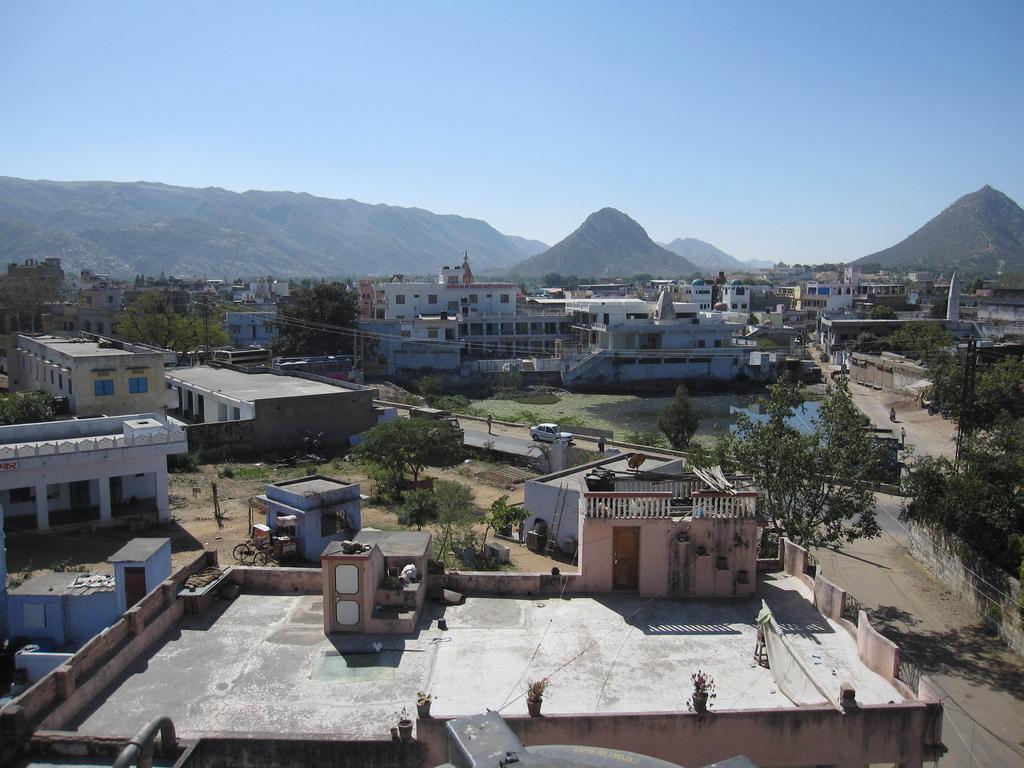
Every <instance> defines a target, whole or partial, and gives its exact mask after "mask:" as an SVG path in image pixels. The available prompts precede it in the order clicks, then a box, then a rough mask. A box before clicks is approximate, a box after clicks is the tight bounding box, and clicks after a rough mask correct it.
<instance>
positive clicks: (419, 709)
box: [416, 699, 432, 720]
mask: <svg viewBox="0 0 1024 768" xmlns="http://www.w3.org/2000/svg"><path fill="white" fill-rule="evenodd" d="M431 701H432V699H420V700H419V701H417V702H416V714H417V715H418V716H419V718H420V720H424V719H426V718H428V717H430V703H431Z"/></svg>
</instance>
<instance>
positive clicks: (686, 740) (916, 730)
mask: <svg viewBox="0 0 1024 768" xmlns="http://www.w3.org/2000/svg"><path fill="white" fill-rule="evenodd" d="M941 719H942V707H941V705H939V704H926V703H923V702H906V703H901V704H882V705H872V706H865V707H861V708H857V709H855V710H851V711H848V712H843V711H840V710H838V709H836V708H835V707H831V706H829V707H799V708H796V707H792V708H785V709H748V710H722V711H718V710H714V711H713V712H712V713H711V714H707V715H698V714H693V713H685V712H684V713H656V712H643V713H639V712H638V713H615V714H596V715H595V714H576V715H544V716H543V717H536V718H531V717H506V718H505V720H506V722H507V723H508V724H509V726H510V727H511V728H512V730H513V731H515V733H516V735H517V736H518V737H519V738H520V740H521V741H522V742H523V743H524V744H530V745H532V744H578V745H580V746H582V747H596V748H605V749H622V750H629V751H633V752H638V753H640V754H644V755H650V756H651V757H656V758H659V759H661V760H667V761H670V762H672V763H676V764H680V765H707V764H709V763H713V762H715V761H718V760H723V759H725V758H727V757H732V756H734V755H737V754H744V755H746V756H747V757H749V758H750V759H752V760H753V761H754V762H755V763H756V764H757V765H759V766H764V767H765V768H771V767H772V766H791V765H793V756H794V755H800V762H801V763H802V764H806V765H850V762H849V758H850V755H857V762H858V764H869V763H887V764H893V763H897V764H900V765H904V766H908V768H917V767H919V766H921V764H922V762H923V761H926V760H934V759H935V756H936V755H937V754H939V753H940V750H941ZM936 720H938V721H939V724H938V725H937V724H936ZM444 731H445V721H444V720H440V719H425V720H419V721H417V724H416V738H417V739H418V740H419V741H421V742H422V743H423V747H424V758H425V760H424V762H423V765H425V766H432V765H439V764H441V763H443V762H444V761H445V760H446V759H447V754H446V751H445V733H444Z"/></svg>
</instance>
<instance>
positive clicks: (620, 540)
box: [612, 526, 640, 589]
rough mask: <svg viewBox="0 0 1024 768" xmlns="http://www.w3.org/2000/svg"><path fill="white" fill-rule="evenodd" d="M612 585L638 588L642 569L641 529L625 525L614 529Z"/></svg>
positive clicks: (623, 587)
mask: <svg viewBox="0 0 1024 768" xmlns="http://www.w3.org/2000/svg"><path fill="white" fill-rule="evenodd" d="M612 564H613V575H612V586H614V587H615V589H636V588H637V576H638V573H639V570H640V529H639V528H630V527H625V526H620V527H616V528H614V529H613V530H612Z"/></svg>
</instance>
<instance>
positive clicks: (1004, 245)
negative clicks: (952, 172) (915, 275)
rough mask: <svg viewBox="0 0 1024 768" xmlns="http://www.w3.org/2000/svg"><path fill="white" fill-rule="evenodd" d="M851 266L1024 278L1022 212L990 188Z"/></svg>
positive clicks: (982, 189) (962, 199) (968, 196)
mask: <svg viewBox="0 0 1024 768" xmlns="http://www.w3.org/2000/svg"><path fill="white" fill-rule="evenodd" d="M853 263H854V264H861V265H865V264H880V265H881V266H882V267H886V268H888V269H927V270H932V271H936V272H951V271H953V270H957V271H958V272H959V273H960V274H961V275H976V276H986V277H991V276H994V275H998V274H1006V273H1013V272H1016V273H1024V210H1021V207H1020V206H1019V205H1017V203H1015V202H1014V201H1013V200H1011V199H1010V198H1009V197H1007V196H1006V195H1004V194H1003V193H1002V192H1000V191H999V190H998V189H993V188H992V187H990V186H988V185H986V186H984V187H982V188H981V189H979V190H978V191H977V192H972V193H970V194H969V195H964V196H963V197H961V198H960V199H959V200H957V201H956V202H955V203H953V204H952V205H951V206H949V207H948V208H946V210H944V211H943V212H942V213H940V214H939V215H938V216H936V217H935V218H934V219H932V220H931V221H929V222H928V223H927V224H925V225H924V226H923V227H921V228H920V229H919V230H917V231H916V232H914V234H912V235H910V237H908V238H907V239H906V240H903V241H901V242H899V243H897V244H896V245H894V246H892V247H891V248H886V249H885V250H884V251H878V252H877V253H872V254H871V255H869V256H865V257H864V258H861V259H857V261H855V262H853Z"/></svg>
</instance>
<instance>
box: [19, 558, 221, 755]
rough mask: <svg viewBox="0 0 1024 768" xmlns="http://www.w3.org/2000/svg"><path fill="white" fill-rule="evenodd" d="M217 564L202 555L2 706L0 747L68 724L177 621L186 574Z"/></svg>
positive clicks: (183, 609) (214, 560) (182, 608)
mask: <svg viewBox="0 0 1024 768" xmlns="http://www.w3.org/2000/svg"><path fill="white" fill-rule="evenodd" d="M216 564H217V554H216V552H203V553H202V554H200V555H199V556H198V557H196V558H195V559H194V560H193V561H192V562H191V563H189V564H188V565H186V566H184V567H183V568H180V569H179V570H178V571H177V572H176V573H174V575H173V576H171V578H169V579H167V580H165V581H163V582H162V583H161V584H160V585H159V586H158V587H157V588H156V589H154V590H153V591H152V592H150V593H149V594H148V595H146V596H145V597H144V598H142V600H140V601H139V602H138V603H136V604H135V605H134V606H133V607H131V608H129V609H128V610H127V611H125V613H124V614H123V615H122V616H121V618H120V619H118V620H117V621H116V622H114V624H112V625H111V626H110V627H109V628H107V629H106V630H105V631H104V632H101V633H100V634H98V635H96V636H95V637H94V638H93V639H92V640H90V641H89V642H88V643H86V644H85V645H84V646H83V647H82V648H81V649H80V650H79V651H78V652H77V653H75V654H74V655H73V656H72V657H71V659H70V660H69V661H68V662H67V663H66V664H63V665H61V666H59V667H57V668H56V669H54V670H53V671H52V672H50V673H49V674H47V675H46V676H44V677H43V678H42V679H41V680H40V681H39V682H38V683H36V684H35V685H33V686H32V687H31V688H29V689H28V690H27V691H25V692H24V693H22V694H21V695H20V696H18V697H17V698H16V699H14V701H12V702H11V703H10V704H8V705H7V706H5V707H4V708H3V709H2V710H0V738H2V745H0V746H2V748H3V749H4V750H6V749H7V748H9V747H13V746H15V745H16V744H18V743H20V742H21V740H23V739H24V738H25V737H26V736H27V735H28V734H30V733H31V732H32V731H34V730H36V729H37V728H45V729H53V730H61V729H64V728H66V727H67V725H68V723H70V722H71V721H72V720H73V719H74V718H75V716H76V715H78V713H79V712H81V710H82V709H83V708H84V707H85V706H86V705H87V704H88V703H89V702H90V701H92V700H94V699H95V698H96V697H97V696H98V695H100V693H101V692H102V691H103V689H104V688H106V687H107V686H108V685H109V684H110V683H111V682H112V681H113V680H114V679H115V678H116V677H117V676H118V675H120V674H121V673H122V672H123V671H124V670H125V669H126V668H127V667H128V666H129V665H130V664H131V663H132V662H133V661H134V660H135V659H136V658H137V657H138V656H139V655H140V654H141V653H143V652H144V651H145V650H146V649H147V648H149V647H150V646H151V645H152V644H153V643H155V642H156V641H157V640H158V639H159V638H160V636H161V635H163V634H164V632H166V631H167V630H168V629H170V628H171V627H173V626H174V625H175V624H176V623H177V622H178V621H179V620H180V619H181V617H182V616H183V615H184V612H185V604H184V601H183V600H178V599H177V593H178V591H179V590H180V589H181V588H182V587H183V586H184V584H185V581H186V580H187V579H188V577H189V576H191V575H192V574H194V573H197V572H199V571H201V570H203V569H204V568H207V567H209V566H211V565H216ZM2 756H3V755H2V754H0V757H2Z"/></svg>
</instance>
